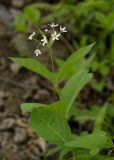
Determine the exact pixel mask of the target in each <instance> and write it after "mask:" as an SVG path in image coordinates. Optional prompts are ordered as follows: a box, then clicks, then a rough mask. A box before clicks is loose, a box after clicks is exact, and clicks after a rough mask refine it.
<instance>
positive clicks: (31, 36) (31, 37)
mask: <svg viewBox="0 0 114 160" xmlns="http://www.w3.org/2000/svg"><path fill="white" fill-rule="evenodd" d="M34 35H35V32H33V33H32V34H31V35H30V36H29V37H28V40H32V39H33V36H34Z"/></svg>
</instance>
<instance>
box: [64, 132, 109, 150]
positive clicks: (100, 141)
mask: <svg viewBox="0 0 114 160" xmlns="http://www.w3.org/2000/svg"><path fill="white" fill-rule="evenodd" d="M106 144H107V136H106V133H105V132H104V131H99V132H94V133H92V134H87V135H83V136H79V137H77V138H75V139H74V140H73V141H71V142H67V143H66V147H74V148H83V149H90V150H94V149H102V148H103V147H105V146H106Z"/></svg>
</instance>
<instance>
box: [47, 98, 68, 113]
mask: <svg viewBox="0 0 114 160" xmlns="http://www.w3.org/2000/svg"><path fill="white" fill-rule="evenodd" d="M66 108H67V106H66V104H65V103H64V102H62V101H57V102H55V103H53V104H50V105H48V107H47V109H49V110H52V111H54V112H57V113H59V114H62V115H63V116H64V115H65V113H66Z"/></svg>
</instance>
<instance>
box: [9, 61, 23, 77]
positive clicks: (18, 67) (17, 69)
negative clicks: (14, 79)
mask: <svg viewBox="0 0 114 160" xmlns="http://www.w3.org/2000/svg"><path fill="white" fill-rule="evenodd" d="M10 68H11V70H12V72H13V73H14V74H17V73H18V72H19V70H20V68H21V66H20V65H18V64H15V63H12V64H11V65H10Z"/></svg>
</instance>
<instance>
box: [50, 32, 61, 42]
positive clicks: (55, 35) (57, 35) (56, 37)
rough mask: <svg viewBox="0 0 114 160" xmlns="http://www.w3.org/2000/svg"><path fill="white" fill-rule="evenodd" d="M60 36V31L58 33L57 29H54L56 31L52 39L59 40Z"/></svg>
mask: <svg viewBox="0 0 114 160" xmlns="http://www.w3.org/2000/svg"><path fill="white" fill-rule="evenodd" d="M59 37H60V33H58V34H57V32H56V31H54V32H53V33H52V40H53V41H54V40H59Z"/></svg>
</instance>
